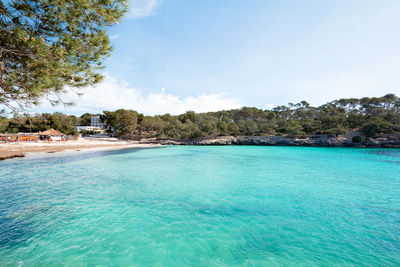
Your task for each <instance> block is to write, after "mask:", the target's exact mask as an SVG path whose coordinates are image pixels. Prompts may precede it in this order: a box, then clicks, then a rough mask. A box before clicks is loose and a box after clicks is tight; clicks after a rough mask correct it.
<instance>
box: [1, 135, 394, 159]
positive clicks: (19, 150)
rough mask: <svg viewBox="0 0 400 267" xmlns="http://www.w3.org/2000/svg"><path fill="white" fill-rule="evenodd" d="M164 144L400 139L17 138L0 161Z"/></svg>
mask: <svg viewBox="0 0 400 267" xmlns="http://www.w3.org/2000/svg"><path fill="white" fill-rule="evenodd" d="M164 145H179V146H182V145H183V146H184V145H194V146H237V145H238V146H241V145H254V146H296V147H347V148H395V149H399V148H400V141H398V140H397V139H396V140H388V139H374V140H372V139H371V140H369V142H365V143H353V142H351V141H350V140H349V139H347V138H343V137H336V138H335V137H326V136H318V137H313V138H310V137H307V138H289V137H284V136H238V137H233V136H220V137H214V138H197V139H191V140H173V139H161V140H160V139H158V140H157V139H152V138H151V139H142V140H141V141H126V140H120V139H117V138H93V137H92V138H91V137H85V138H80V139H78V140H72V141H66V142H51V143H47V142H17V143H4V144H0V161H2V160H6V159H12V158H23V157H29V158H31V157H34V155H41V154H42V155H49V154H57V155H59V154H60V153H61V152H64V153H63V154H65V153H68V154H69V153H75V152H90V151H107V150H119V149H125V148H152V147H160V146H164Z"/></svg>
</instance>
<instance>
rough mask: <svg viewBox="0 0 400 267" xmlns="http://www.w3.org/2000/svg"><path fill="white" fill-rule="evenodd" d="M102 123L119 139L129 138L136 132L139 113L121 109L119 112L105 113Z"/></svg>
mask: <svg viewBox="0 0 400 267" xmlns="http://www.w3.org/2000/svg"><path fill="white" fill-rule="evenodd" d="M102 121H103V122H104V123H105V126H106V128H107V130H108V131H109V132H113V133H115V134H116V135H117V136H118V137H129V136H131V135H133V134H134V133H135V131H136V128H137V125H138V113H137V112H136V111H133V110H126V109H119V110H117V111H104V115H103V116H102Z"/></svg>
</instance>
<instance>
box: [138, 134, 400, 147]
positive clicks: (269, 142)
mask: <svg viewBox="0 0 400 267" xmlns="http://www.w3.org/2000/svg"><path fill="white" fill-rule="evenodd" d="M141 142H142V143H157V144H161V145H260V146H307V147H375V148H400V136H391V137H379V138H367V139H366V140H365V141H364V142H360V143H356V142H353V141H352V140H351V139H349V138H346V137H344V136H339V137H329V136H326V135H315V136H307V137H288V136H237V137H235V136H218V137H212V138H196V139H191V140H173V139H155V138H152V139H143V140H142V141H141Z"/></svg>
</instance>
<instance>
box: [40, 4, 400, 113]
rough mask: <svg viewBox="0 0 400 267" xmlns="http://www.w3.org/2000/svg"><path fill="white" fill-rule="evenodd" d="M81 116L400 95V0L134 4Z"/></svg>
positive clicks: (113, 35) (78, 106) (78, 108)
mask: <svg viewBox="0 0 400 267" xmlns="http://www.w3.org/2000/svg"><path fill="white" fill-rule="evenodd" d="M129 6H130V10H129V12H128V14H126V16H125V18H124V19H123V21H122V22H120V23H119V24H118V25H115V26H112V27H111V28H109V30H108V31H109V36H110V39H111V42H112V44H113V46H114V51H113V53H112V55H111V56H110V57H109V58H108V59H106V61H105V66H106V68H105V69H104V75H105V79H104V81H103V82H102V83H100V84H98V85H96V86H94V87H88V88H84V89H82V90H81V92H82V93H83V94H84V95H83V96H81V97H78V96H75V95H67V96H65V98H66V99H71V100H74V101H75V106H73V107H69V108H65V107H63V106H58V107H56V108H52V107H51V106H50V105H49V104H48V103H46V101H43V104H42V105H40V106H39V107H35V108H33V109H32V112H53V111H61V112H64V113H67V114H76V115H80V114H82V113H85V112H90V113H97V112H101V111H103V110H115V109H118V108H126V109H133V110H137V111H138V112H140V113H144V114H146V115H154V114H165V113H170V114H180V113H183V112H185V111H187V110H194V111H196V112H205V111H216V110H223V109H232V108H239V107H242V106H255V107H258V108H262V109H269V108H272V107H274V106H277V105H282V104H287V103H289V102H293V103H297V102H300V101H302V100H306V101H308V102H309V103H311V104H312V105H320V104H323V103H326V102H328V101H331V100H334V99H339V98H348V97H363V96H382V95H385V94H387V93H395V94H397V95H400V75H399V74H400V16H399V14H400V1H399V0H379V1H377V0H335V1H330V0H304V1H297V0H280V1H276V0H251V1H244V0H218V1H216V0H202V1H188V0H130V1H129Z"/></svg>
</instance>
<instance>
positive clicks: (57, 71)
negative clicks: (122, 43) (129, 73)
mask: <svg viewBox="0 0 400 267" xmlns="http://www.w3.org/2000/svg"><path fill="white" fill-rule="evenodd" d="M126 10H127V0H74V1H60V0H13V1H6V0H4V1H1V0H0V104H2V105H5V106H6V107H8V108H11V109H13V110H16V109H22V108H24V107H26V106H29V105H32V104H37V103H38V102H39V100H40V99H41V98H42V97H43V96H46V97H47V99H48V100H49V101H50V102H51V103H52V104H58V103H60V102H62V100H61V99H60V97H59V94H60V93H62V92H65V91H66V90H73V89H74V88H79V87H84V86H87V85H91V84H95V83H97V82H99V81H100V80H101V78H102V76H101V74H100V73H99V70H100V69H101V68H102V67H103V59H104V58H105V57H106V56H108V55H109V53H110V51H111V49H112V47H111V45H110V41H109V38H108V36H107V31H106V27H107V26H111V25H112V24H114V23H117V22H118V20H120V19H121V18H122V16H123V14H124V12H125V11H126ZM64 104H68V103H64Z"/></svg>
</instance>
